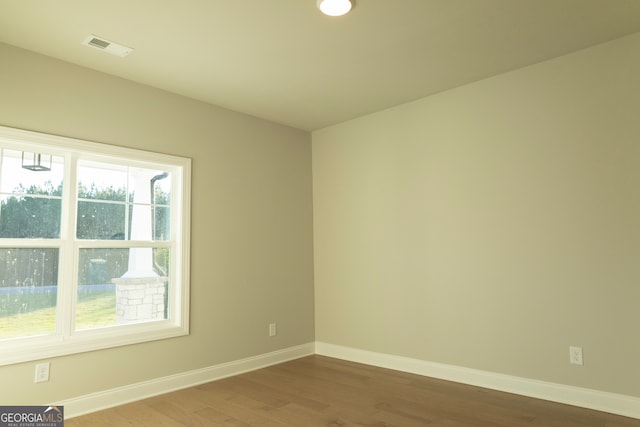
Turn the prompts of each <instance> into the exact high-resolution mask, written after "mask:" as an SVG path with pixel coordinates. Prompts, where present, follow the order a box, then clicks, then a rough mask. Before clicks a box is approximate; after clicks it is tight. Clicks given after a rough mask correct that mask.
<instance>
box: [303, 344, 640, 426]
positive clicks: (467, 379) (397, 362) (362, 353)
mask: <svg viewBox="0 0 640 427" xmlns="http://www.w3.org/2000/svg"><path fill="white" fill-rule="evenodd" d="M316 354H319V355H323V356H329V357H335V358H337V359H343V360H349V361H352V362H358V363H364V364H367V365H372V366H378V367H381V368H388V369H394V370H396V371H403V372H409V373H413V374H418V375H423V376H427V377H432V378H439V379H443V380H448V381H454V382H459V383H463V384H469V385H474V386H479V387H484V388H488V389H492V390H499V391H504V392H508V393H514V394H519V395H522V396H527V397H534V398H537V399H544V400H550V401H553V402H558V403H564V404H568V405H573V406H579V407H582V408H588V409H595V410H597V411H603V412H608V413H611V414H617V415H622V416H625V417H631V418H638V419H640V398H637V397H632V396H625V395H620V394H614V393H607V392H603V391H598V390H591V389H586V388H580V387H573V386H567V385H562V384H555V383H549V382H544V381H538V380H532V379H528V378H520V377H514V376H510V375H503V374H497V373H493V372H486V371H480V370H476V369H469V368H463V367H459V366H452V365H444V364H440V363H433V362H427V361H424V360H419V359H412V358H409V357H402V356H394V355H390V354H383V353H375V352H371V351H366V350H359V349H355V348H351V347H343V346H338V345H333V344H327V343H323V342H316Z"/></svg>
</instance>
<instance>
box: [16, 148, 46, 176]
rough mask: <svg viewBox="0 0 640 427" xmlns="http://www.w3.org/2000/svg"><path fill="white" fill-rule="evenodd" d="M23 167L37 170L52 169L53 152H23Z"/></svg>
mask: <svg viewBox="0 0 640 427" xmlns="http://www.w3.org/2000/svg"><path fill="white" fill-rule="evenodd" d="M22 167H23V168H24V169H29V170H31V171H35V172H43V171H50V170H51V154H41V153H29V152H26V151H23V152H22Z"/></svg>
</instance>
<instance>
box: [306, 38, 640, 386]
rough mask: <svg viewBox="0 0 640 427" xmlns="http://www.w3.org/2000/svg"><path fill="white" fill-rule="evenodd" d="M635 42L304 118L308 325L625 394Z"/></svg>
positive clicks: (631, 299) (639, 274)
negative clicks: (379, 104) (327, 118)
mask: <svg viewBox="0 0 640 427" xmlns="http://www.w3.org/2000/svg"><path fill="white" fill-rule="evenodd" d="M639 52H640V35H638V34H636V35H633V36H631V37H627V38H624V39H620V40H617V41H614V42H612V43H609V44H605V45H600V46H596V47H594V48H591V49H587V50H584V51H581V52H577V53H575V54H572V55H568V56H564V57H561V58H558V59H555V60H552V61H548V62H545V63H541V64H537V65H534V66H531V67H527V68H524V69H520V70H517V71H515V72H511V73H508V74H504V75H501V76H497V77H494V78H490V79H487V80H483V81H480V82H477V83H473V84H470V85H467V86H464V87H460V88H457V89H455V90H451V91H447V92H443V93H440V94H437V95H435V96H431V97H427V98H424V99H421V100H418V101H416V102H413V103H410V104H405V105H402V106H398V107H396V108H392V109H390V110H386V111H382V112H379V113H376V114H372V115H369V116H366V117H362V118H358V119H355V120H352V121H349V122H346V123H343V124H340V125H336V126H333V127H329V128H326V129H322V130H319V131H315V132H313V134H312V140H313V191H314V199H313V201H314V246H315V258H314V260H315V295H316V339H317V340H318V341H321V342H326V343H331V344H336V345H342V346H349V347H355V348H359V349H365V350H370V351H374V352H381V353H389V354H395V355H402V356H408V357H412V358H417V359H422V360H426V361H433V362H440V363H445V364H450V365H458V366H464V367H470V368H474V369H480V370H486V371H492V372H498V373H503V374H509V375H515V376H520V377H526V378H533V379H539V380H543V381H550V382H556V383H562V384H568V385H575V386H581V387H587V388H591V389H596V390H604V391H609V392H614V393H621V394H626V395H630V396H640V369H638V367H637V362H638V360H640V340H639V339H638V336H639V334H638V327H639V326H640V118H639V117H640V116H639V115H640V54H639ZM570 345H577V346H582V347H583V348H584V360H585V365H584V366H582V367H579V366H575V365H570V364H569V362H568V348H569V346H570Z"/></svg>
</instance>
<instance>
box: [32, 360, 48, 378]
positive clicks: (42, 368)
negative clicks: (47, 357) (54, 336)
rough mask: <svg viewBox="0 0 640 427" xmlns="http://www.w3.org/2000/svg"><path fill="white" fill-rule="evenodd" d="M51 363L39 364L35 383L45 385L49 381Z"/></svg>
mask: <svg viewBox="0 0 640 427" xmlns="http://www.w3.org/2000/svg"><path fill="white" fill-rule="evenodd" d="M49 366H50V364H49V362H46V363H38V364H37V365H36V376H35V382H37V383H44V382H47V381H49Z"/></svg>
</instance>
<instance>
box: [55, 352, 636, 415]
mask: <svg viewBox="0 0 640 427" xmlns="http://www.w3.org/2000/svg"><path fill="white" fill-rule="evenodd" d="M65 425H66V426H67V427H76V426H78V427H80V426H81V427H93V426H154V427H162V426H167V427H173V426H245V427H246V426H259V427H272V426H273V427H285V426H293V427H306V426H340V427H345V426H372V427H373V426H376V427H383V426H399V427H412V426H432V427H440V426H442V427H485V426H486V427H489V426H491V427H494V426H504V427H520V426H527V427H531V426H535V427H539V426H549V427H591V426H593V427H595V426H598V427H640V420H635V419H631V418H626V417H621V416H617V415H611V414H606V413H602V412H597V411H592V410H588V409H582V408H576V407H573V406H567V405H561V404H557V403H552V402H547V401H543V400H538V399H530V398H526V397H522V396H516V395H513V394H509V393H502V392H497V391H492V390H487V389H483V388H479V387H473V386H468V385H463V384H458V383H452V382H447V381H442V380H436V379H431V378H426V377H422V376H419V375H412V374H407V373H403V372H398V371H392V370H388V369H381V368H376V367H371V366H367V365H361V364H358V363H352V362H346V361H342V360H337V359H332V358H328V357H323V356H308V357H304V358H301V359H297V360H294V361H291V362H286V363H283V364H280V365H276V366H271V367H268V368H264V369H260V370H257V371H253V372H249V373H246V374H242V375H238V376H235V377H231V378H226V379H223V380H219V381H215V382H211V383H207V384H203V385H200V386H197V387H191V388H188V389H184V390H180V391H176V392H172V393H167V394H164V395H161V396H157V397H153V398H150V399H146V400H142V401H139V402H135V403H130V404H127V405H123V406H119V407H116V408H112V409H108V410H104V411H100V412H96V413H93V414H89V415H85V416H81V417H76V418H72V419H68V420H66V421H65Z"/></svg>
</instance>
